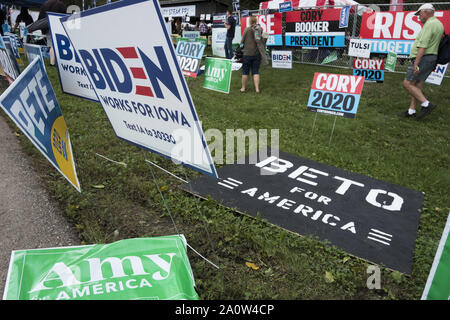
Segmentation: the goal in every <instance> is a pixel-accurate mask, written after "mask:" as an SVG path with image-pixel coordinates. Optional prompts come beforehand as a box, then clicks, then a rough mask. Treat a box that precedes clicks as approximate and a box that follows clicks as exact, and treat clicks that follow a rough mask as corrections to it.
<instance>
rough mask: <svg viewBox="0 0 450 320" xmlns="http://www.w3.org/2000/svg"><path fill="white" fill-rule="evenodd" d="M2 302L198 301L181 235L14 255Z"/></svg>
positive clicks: (23, 252) (36, 250)
mask: <svg viewBox="0 0 450 320" xmlns="http://www.w3.org/2000/svg"><path fill="white" fill-rule="evenodd" d="M3 299H4V300H131V299H146V300H160V299H161V300H162V299H166V300H168V299H171V300H175V299H190V300H192V299H195V300H197V299H198V295H197V293H196V292H195V290H194V277H193V275H192V270H191V267H190V265H189V260H188V257H187V253H186V240H185V238H184V236H183V235H177V236H166V237H157V238H137V239H127V240H122V241H117V242H114V243H111V244H95V245H88V246H77V247H65V248H48V249H32V250H18V251H13V252H12V254H11V260H10V266H9V272H8V275H7V279H6V286H5V292H4V296H3Z"/></svg>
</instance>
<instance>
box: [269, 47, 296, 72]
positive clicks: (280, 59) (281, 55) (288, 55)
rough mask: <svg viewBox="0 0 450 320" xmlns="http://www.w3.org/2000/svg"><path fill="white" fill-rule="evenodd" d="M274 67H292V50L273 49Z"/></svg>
mask: <svg viewBox="0 0 450 320" xmlns="http://www.w3.org/2000/svg"><path fill="white" fill-rule="evenodd" d="M272 68H278V69H292V51H280V50H272Z"/></svg>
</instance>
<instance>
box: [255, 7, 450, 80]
mask: <svg viewBox="0 0 450 320" xmlns="http://www.w3.org/2000/svg"><path fill="white" fill-rule="evenodd" d="M422 4H423V3H405V4H403V10H402V11H417V10H418V8H419V7H420V6H421V5H422ZM433 5H434V7H435V9H436V11H444V10H450V2H440V3H433ZM329 8H336V9H342V8H343V6H320V7H310V8H308V9H329ZM390 8H391V5H390V4H364V5H357V6H354V7H353V8H352V10H351V12H350V14H349V21H348V27H347V28H346V29H345V34H346V40H345V43H346V47H345V48H308V49H306V48H301V47H293V46H286V44H285V41H284V40H283V46H268V49H269V50H291V51H292V53H293V61H294V62H296V63H305V64H313V65H326V66H333V67H337V68H350V69H351V68H352V64H353V58H352V57H350V56H348V54H347V51H348V44H349V42H350V39H359V38H360V31H361V23H362V13H363V12H364V11H366V10H373V11H390ZM298 10H302V9H298V8H297V9H294V11H298ZM276 12H279V11H278V10H249V15H258V14H270V13H276ZM285 32H286V13H283V22H282V33H283V35H284V34H285ZM386 55H387V54H374V53H372V55H371V56H378V57H381V58H382V57H385V56H386ZM407 58H408V56H407V55H399V56H398V60H397V65H396V72H401V73H405V72H406V69H407V68H408V62H407ZM449 69H450V68H449ZM448 73H449V71H448V70H447V76H448Z"/></svg>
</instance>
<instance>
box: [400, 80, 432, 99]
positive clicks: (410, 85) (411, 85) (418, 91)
mask: <svg viewBox="0 0 450 320" xmlns="http://www.w3.org/2000/svg"><path fill="white" fill-rule="evenodd" d="M420 82H421V83H422V84H421V85H418V84H416V83H420ZM403 87H404V88H405V89H406V91H408V93H409V94H410V95H411V97H412V98H414V99H415V100H417V101H418V102H419V103H421V104H422V103H424V102H425V101H427V99H426V98H425V96H424V95H423V93H422V87H423V81H409V80H406V79H405V80H403Z"/></svg>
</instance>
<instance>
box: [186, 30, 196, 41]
mask: <svg viewBox="0 0 450 320" xmlns="http://www.w3.org/2000/svg"><path fill="white" fill-rule="evenodd" d="M182 37H183V38H186V39H189V40H192V41H193V40H195V39H196V38H200V31H186V30H183V33H182Z"/></svg>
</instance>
